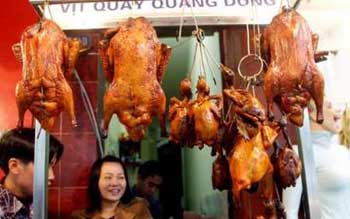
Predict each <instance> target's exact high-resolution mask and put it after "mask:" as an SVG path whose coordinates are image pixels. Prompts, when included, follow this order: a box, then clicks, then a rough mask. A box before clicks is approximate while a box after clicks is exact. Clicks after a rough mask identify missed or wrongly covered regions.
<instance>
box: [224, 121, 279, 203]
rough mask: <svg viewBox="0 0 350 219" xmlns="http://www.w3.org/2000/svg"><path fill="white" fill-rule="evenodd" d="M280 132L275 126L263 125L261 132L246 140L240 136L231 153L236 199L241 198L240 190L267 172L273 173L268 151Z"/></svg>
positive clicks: (247, 187)
mask: <svg viewBox="0 0 350 219" xmlns="http://www.w3.org/2000/svg"><path fill="white" fill-rule="evenodd" d="M277 135H278V133H277V131H276V130H275V129H274V128H271V127H269V126H261V127H260V129H259V132H258V133H257V134H256V136H254V137H253V138H251V139H250V140H246V139H245V138H244V137H240V138H239V139H238V140H237V142H236V143H235V144H234V147H233V150H232V151H231V154H229V165H230V173H231V178H232V184H233V188H232V190H233V194H234V197H235V199H236V200H237V201H238V200H239V199H240V191H241V190H243V189H249V188H250V187H251V185H252V184H253V183H257V182H259V181H260V180H261V179H262V178H263V177H264V176H266V175H267V174H272V172H273V166H272V164H271V162H270V157H269V155H268V153H267V149H269V148H270V147H271V145H272V143H273V142H274V140H275V139H276V137H277Z"/></svg>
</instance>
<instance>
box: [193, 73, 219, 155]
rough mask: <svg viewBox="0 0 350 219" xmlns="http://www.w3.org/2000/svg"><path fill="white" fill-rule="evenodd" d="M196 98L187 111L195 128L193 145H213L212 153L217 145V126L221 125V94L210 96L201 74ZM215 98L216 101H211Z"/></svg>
mask: <svg viewBox="0 0 350 219" xmlns="http://www.w3.org/2000/svg"><path fill="white" fill-rule="evenodd" d="M197 93H198V95H197V99H195V100H194V101H193V102H191V107H190V111H189V115H190V118H191V119H192V120H193V124H194V130H195V137H196V140H195V143H194V144H195V145H198V146H199V148H203V146H204V144H206V145H208V146H213V153H212V155H214V154H215V153H216V152H217V150H218V147H219V144H220V139H219V128H220V125H221V110H222V96H221V95H212V96H210V95H209V93H210V89H209V86H208V84H207V83H206V82H205V79H204V77H203V76H199V79H198V82H197ZM212 100H216V102H215V103H214V102H212Z"/></svg>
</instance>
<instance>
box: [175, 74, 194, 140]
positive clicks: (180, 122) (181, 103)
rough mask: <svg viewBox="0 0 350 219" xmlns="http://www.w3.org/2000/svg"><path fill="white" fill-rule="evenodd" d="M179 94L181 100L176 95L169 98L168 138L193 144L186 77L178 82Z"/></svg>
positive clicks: (189, 88) (189, 91)
mask: <svg viewBox="0 0 350 219" xmlns="http://www.w3.org/2000/svg"><path fill="white" fill-rule="evenodd" d="M180 95H181V96H182V97H183V100H179V99H177V98H176V97H172V98H171V99H170V107H169V121H170V136H169V140H170V141H173V142H175V143H177V144H185V145H188V146H192V145H193V140H194V139H193V136H194V133H193V131H194V130H193V128H192V127H193V125H192V124H191V121H190V117H189V115H188V113H189V107H190V100H191V98H192V90H191V81H190V80H188V79H187V78H186V79H184V80H182V81H181V83H180Z"/></svg>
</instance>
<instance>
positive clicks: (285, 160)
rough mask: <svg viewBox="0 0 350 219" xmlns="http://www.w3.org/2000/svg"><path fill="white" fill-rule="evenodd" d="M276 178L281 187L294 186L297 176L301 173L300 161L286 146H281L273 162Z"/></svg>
mask: <svg viewBox="0 0 350 219" xmlns="http://www.w3.org/2000/svg"><path fill="white" fill-rule="evenodd" d="M275 169H276V175H277V180H278V181H279V184H280V185H281V187H282V188H287V187H289V186H295V184H296V180H297V178H298V177H299V176H300V174H301V169H302V165H301V161H300V159H299V157H298V155H297V154H296V153H295V152H294V151H293V150H292V149H290V148H288V147H287V146H284V147H282V148H281V149H280V150H279V152H278V156H277V162H276V164H275Z"/></svg>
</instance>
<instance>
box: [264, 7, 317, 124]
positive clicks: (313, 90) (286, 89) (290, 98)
mask: <svg viewBox="0 0 350 219" xmlns="http://www.w3.org/2000/svg"><path fill="white" fill-rule="evenodd" d="M317 40H318V37H317V35H315V34H314V35H313V34H312V32H311V30H310V28H309V26H308V24H307V22H306V20H305V19H304V18H303V17H302V16H301V15H299V14H298V13H297V12H296V11H295V10H293V9H286V8H284V9H283V11H282V12H281V13H280V14H278V15H277V16H275V17H274V18H273V20H272V22H271V24H269V25H268V26H267V27H266V28H265V30H264V33H263V37H262V54H263V56H264V58H265V59H266V60H267V62H268V63H269V65H268V69H267V72H266V75H265V82H264V83H265V87H264V89H265V95H266V98H267V110H268V116H269V118H270V119H271V118H273V113H272V105H273V101H275V102H276V103H277V104H278V105H279V107H280V109H281V110H282V112H283V113H284V114H286V115H287V116H288V118H289V120H290V121H291V122H292V123H294V124H295V125H298V126H302V125H303V109H304V107H305V106H306V105H307V103H308V101H309V99H310V98H311V97H312V98H313V99H314V101H315V103H316V108H317V121H318V122H319V123H322V121H323V112H322V105H323V96H324V80H323V76H322V75H321V73H320V71H319V70H318V68H317V66H316V63H315V60H314V59H315V52H316V47H317V43H318V42H317Z"/></svg>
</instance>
